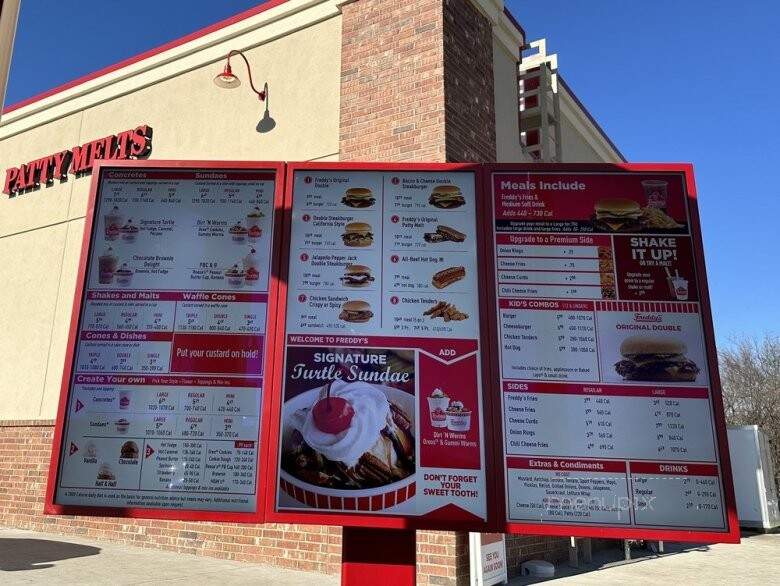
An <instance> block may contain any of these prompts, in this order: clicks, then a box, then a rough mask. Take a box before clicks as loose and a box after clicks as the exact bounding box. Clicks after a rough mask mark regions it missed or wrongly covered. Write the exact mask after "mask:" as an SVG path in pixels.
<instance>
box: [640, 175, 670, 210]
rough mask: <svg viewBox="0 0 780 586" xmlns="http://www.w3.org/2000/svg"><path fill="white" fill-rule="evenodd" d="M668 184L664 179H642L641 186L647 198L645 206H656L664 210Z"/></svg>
mask: <svg viewBox="0 0 780 586" xmlns="http://www.w3.org/2000/svg"><path fill="white" fill-rule="evenodd" d="M668 187H669V184H668V183H667V182H666V181H658V180H656V179H648V180H646V181H642V188H643V189H644V190H645V197H646V198H647V207H649V208H656V209H659V210H661V211H663V212H666V197H667V193H668Z"/></svg>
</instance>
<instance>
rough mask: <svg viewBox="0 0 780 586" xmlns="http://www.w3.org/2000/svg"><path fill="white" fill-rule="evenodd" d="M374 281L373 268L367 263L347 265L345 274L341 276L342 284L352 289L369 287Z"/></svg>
mask: <svg viewBox="0 0 780 586" xmlns="http://www.w3.org/2000/svg"><path fill="white" fill-rule="evenodd" d="M374 281H375V279H374V277H372V276H371V269H370V268H369V267H367V266H365V265H347V268H346V269H344V276H343V277H341V284H342V285H343V286H344V287H350V288H352V289H359V288H361V287H368V286H369V285H370V284H371V283H373V282H374Z"/></svg>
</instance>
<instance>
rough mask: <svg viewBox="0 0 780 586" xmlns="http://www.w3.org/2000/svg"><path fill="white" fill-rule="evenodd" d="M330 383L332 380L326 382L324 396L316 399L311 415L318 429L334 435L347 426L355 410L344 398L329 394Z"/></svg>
mask: <svg viewBox="0 0 780 586" xmlns="http://www.w3.org/2000/svg"><path fill="white" fill-rule="evenodd" d="M332 384H333V382H330V383H328V386H327V388H326V389H325V398H324V399H320V400H319V401H317V404H316V405H314V408H313V409H312V415H313V416H314V423H315V425H316V426H317V427H318V428H319V429H320V431H324V432H325V433H332V434H334V435H335V434H338V433H341V432H342V431H345V430H347V429H348V428H349V424H350V423H351V422H352V417H353V416H354V415H355V410H354V409H353V408H352V405H350V404H349V402H348V401H347V400H346V399H342V398H341V397H331V396H330V387H331V385H332Z"/></svg>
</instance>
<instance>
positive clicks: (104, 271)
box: [98, 246, 119, 285]
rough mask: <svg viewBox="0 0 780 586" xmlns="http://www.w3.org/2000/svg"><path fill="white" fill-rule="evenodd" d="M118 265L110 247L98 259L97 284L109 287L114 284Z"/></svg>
mask: <svg viewBox="0 0 780 586" xmlns="http://www.w3.org/2000/svg"><path fill="white" fill-rule="evenodd" d="M118 264H119V257H118V256H117V255H116V254H114V249H113V248H111V247H110V246H109V247H108V248H107V249H106V250H105V251H104V252H103V254H101V255H100V256H99V257H98V282H99V283H100V284H101V285H110V284H111V283H113V282H114V273H115V272H116V268H117V265H118Z"/></svg>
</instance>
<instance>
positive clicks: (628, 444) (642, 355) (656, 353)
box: [489, 167, 730, 535]
mask: <svg viewBox="0 0 780 586" xmlns="http://www.w3.org/2000/svg"><path fill="white" fill-rule="evenodd" d="M489 181H490V186H491V188H492V196H493V197H492V200H493V204H494V225H493V228H494V234H493V236H494V253H495V287H496V292H497V307H496V312H497V330H498V349H499V352H498V359H499V362H500V364H499V378H500V384H501V396H502V408H501V419H502V423H503V438H504V441H503V454H504V459H503V462H504V474H505V495H504V498H505V499H506V518H507V521H508V522H509V523H510V524H512V523H519V524H539V525H540V524H545V525H547V526H549V524H562V525H568V526H575V527H576V526H579V527H587V526H591V527H612V528H618V529H624V530H625V529H656V530H664V529H666V530H669V529H673V530H685V531H705V532H726V531H727V530H728V528H729V523H728V518H727V506H726V502H727V501H726V497H727V491H728V490H730V487H729V483H728V482H727V483H724V468H723V464H724V463H723V460H722V459H721V456H720V453H721V452H722V451H723V450H724V449H725V448H724V437H723V434H724V433H725V432H724V429H723V423H722V407H721V406H720V398H719V396H716V393H718V392H719V391H718V389H717V383H716V382H715V384H714V382H713V378H714V377H716V376H717V375H716V373H715V370H714V368H713V367H714V364H713V363H712V362H711V361H712V360H713V353H712V352H711V351H710V348H708V343H707V340H708V339H709V340H711V335H712V332H711V329H710V330H709V332H708V333H707V335H705V332H706V329H707V328H711V326H710V324H709V307H708V306H706V305H704V303H703V302H705V300H706V290H703V288H702V286H701V283H703V275H702V272H701V270H702V268H703V267H701V265H700V264H699V263H700V260H699V259H701V258H702V257H701V256H698V257H697V250H698V251H699V252H700V241H699V240H698V238H699V234H698V229H699V228H698V217H697V216H696V215H695V214H694V211H695V209H694V208H693V204H694V202H693V200H692V199H689V198H690V194H689V193H688V190H687V186H686V177H685V174H684V172H683V170H681V169H680V168H679V167H678V168H677V169H676V170H667V171H664V170H650V169H645V170H644V171H643V170H637V171H633V172H631V171H627V170H623V171H621V170H619V169H615V170H614V171H611V172H586V171H576V170H572V171H568V172H566V171H559V172H555V171H546V170H543V169H540V168H539V167H537V168H536V169H534V170H530V171H515V170H511V169H509V168H501V167H498V168H495V169H494V170H493V172H492V174H491V176H490V178H489ZM707 336H710V337H709V338H708V337H707ZM713 373H715V374H713ZM715 380H716V379H715ZM718 418H720V419H718ZM727 464H728V463H727V462H726V465H727ZM729 482H730V481H729ZM537 526H538V525H537ZM580 531H581V532H582V531H586V532H587V530H583V529H581V530H580ZM566 534H576V533H566ZM623 535H628V534H627V533H625V532H624V533H623Z"/></svg>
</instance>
